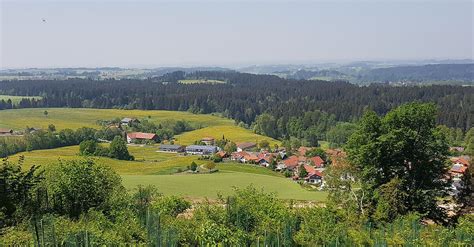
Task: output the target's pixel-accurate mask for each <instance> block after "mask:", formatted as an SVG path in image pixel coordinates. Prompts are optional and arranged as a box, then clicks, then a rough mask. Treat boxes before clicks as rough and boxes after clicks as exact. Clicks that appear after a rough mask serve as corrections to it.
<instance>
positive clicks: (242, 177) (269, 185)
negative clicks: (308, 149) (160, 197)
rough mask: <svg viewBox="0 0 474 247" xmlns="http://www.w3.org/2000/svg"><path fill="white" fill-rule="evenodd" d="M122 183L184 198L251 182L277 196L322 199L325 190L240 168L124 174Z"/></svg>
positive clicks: (221, 192) (210, 195) (227, 190)
mask: <svg viewBox="0 0 474 247" xmlns="http://www.w3.org/2000/svg"><path fill="white" fill-rule="evenodd" d="M122 181H123V184H124V185H125V186H126V187H127V188H135V187H136V186H137V185H139V184H142V185H148V184H152V185H155V186H156V187H157V188H158V190H159V191H160V192H161V193H163V194H165V195H178V196H184V197H188V198H203V197H206V198H211V199H216V198H217V197H218V195H223V196H227V195H231V194H232V193H233V191H234V188H244V187H247V186H248V185H251V186H253V187H255V188H258V189H263V190H264V191H265V192H267V193H276V195H277V197H279V198H281V199H293V200H306V201H319V202H321V201H324V200H325V199H326V196H327V194H326V192H319V191H318V192H315V191H308V190H305V189H303V188H302V187H301V186H300V185H298V184H297V183H295V182H292V181H290V179H287V178H280V177H275V176H268V175H261V174H249V173H243V172H225V173H223V172H217V173H212V174H196V175H161V176H157V175H149V176H140V175H125V176H122Z"/></svg>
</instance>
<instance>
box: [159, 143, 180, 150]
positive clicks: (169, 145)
mask: <svg viewBox="0 0 474 247" xmlns="http://www.w3.org/2000/svg"><path fill="white" fill-rule="evenodd" d="M160 148H167V149H179V148H183V146H182V145H176V144H161V145H160Z"/></svg>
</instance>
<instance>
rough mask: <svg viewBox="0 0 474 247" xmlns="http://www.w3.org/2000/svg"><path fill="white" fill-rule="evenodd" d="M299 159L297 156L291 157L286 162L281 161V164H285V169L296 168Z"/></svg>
mask: <svg viewBox="0 0 474 247" xmlns="http://www.w3.org/2000/svg"><path fill="white" fill-rule="evenodd" d="M298 162H299V159H298V157H297V156H295V155H292V156H290V157H288V158H287V159H286V160H283V163H284V164H285V166H286V167H293V168H294V167H297V166H298Z"/></svg>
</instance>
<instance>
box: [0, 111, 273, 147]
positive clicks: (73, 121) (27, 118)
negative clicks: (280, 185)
mask: <svg viewBox="0 0 474 247" xmlns="http://www.w3.org/2000/svg"><path fill="white" fill-rule="evenodd" d="M44 111H47V112H48V115H45V114H44ZM124 117H132V118H138V119H143V118H146V119H148V120H149V121H151V122H154V123H163V122H166V121H176V120H186V121H188V122H189V123H190V124H191V125H193V126H194V127H195V128H200V129H197V130H194V131H190V132H185V133H182V134H181V135H177V136H175V138H176V143H179V144H183V145H189V144H192V143H194V141H196V140H200V139H201V138H202V137H207V136H210V137H214V138H216V139H220V138H222V136H224V137H225V138H227V139H229V140H231V141H234V142H256V141H261V140H264V139H265V140H268V141H269V142H270V144H271V145H273V144H280V142H279V141H277V140H275V139H272V138H270V137H265V136H261V135H257V134H255V133H253V132H252V131H251V130H248V129H244V128H241V127H238V126H235V125H234V121H233V120H231V119H227V118H222V117H219V116H215V115H212V114H193V113H189V112H181V111H161V110H159V111H158V110H150V111H146V110H119V109H89V108H28V109H14V110H3V111H0V128H12V129H17V130H18V129H24V128H25V127H26V126H29V127H38V128H44V129H46V128H47V127H48V125H49V124H54V125H55V126H56V129H58V130H61V129H66V128H69V129H77V128H80V127H91V128H100V126H99V125H98V124H97V120H111V119H115V118H124Z"/></svg>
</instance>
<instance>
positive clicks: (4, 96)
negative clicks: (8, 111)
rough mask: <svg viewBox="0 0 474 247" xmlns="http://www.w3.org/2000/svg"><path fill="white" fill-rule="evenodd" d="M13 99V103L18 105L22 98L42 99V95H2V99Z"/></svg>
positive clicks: (0, 97)
mask: <svg viewBox="0 0 474 247" xmlns="http://www.w3.org/2000/svg"><path fill="white" fill-rule="evenodd" d="M9 99H10V100H11V101H12V103H13V105H17V104H18V103H20V101H21V100H22V99H41V97H40V96H34V97H31V96H14V95H0V101H1V100H5V101H7V100H9Z"/></svg>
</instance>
